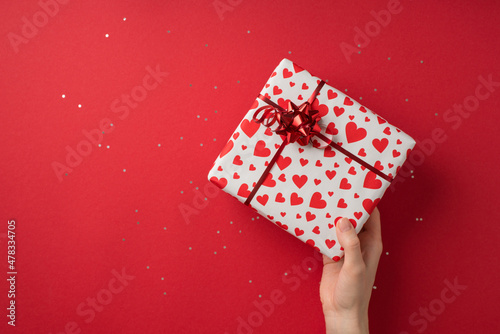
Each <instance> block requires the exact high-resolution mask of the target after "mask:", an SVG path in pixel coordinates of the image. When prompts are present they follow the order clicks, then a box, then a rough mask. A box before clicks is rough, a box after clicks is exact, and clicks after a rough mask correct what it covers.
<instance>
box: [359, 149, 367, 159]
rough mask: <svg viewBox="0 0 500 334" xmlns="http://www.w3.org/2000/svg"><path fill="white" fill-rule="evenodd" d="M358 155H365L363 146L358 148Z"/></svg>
mask: <svg viewBox="0 0 500 334" xmlns="http://www.w3.org/2000/svg"><path fill="white" fill-rule="evenodd" d="M358 155H359V156H360V157H366V152H365V149H364V148H362V149H361V150H359V152H358Z"/></svg>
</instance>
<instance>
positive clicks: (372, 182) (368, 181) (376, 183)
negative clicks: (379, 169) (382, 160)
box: [363, 171, 382, 189]
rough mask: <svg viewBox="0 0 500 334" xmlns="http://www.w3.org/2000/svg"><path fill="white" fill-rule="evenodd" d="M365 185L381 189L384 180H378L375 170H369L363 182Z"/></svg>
mask: <svg viewBox="0 0 500 334" xmlns="http://www.w3.org/2000/svg"><path fill="white" fill-rule="evenodd" d="M363 187H365V188H369V189H379V188H380V187H382V181H380V180H377V175H376V174H375V173H374V172H372V171H369V172H368V173H367V174H366V177H365V182H364V183H363Z"/></svg>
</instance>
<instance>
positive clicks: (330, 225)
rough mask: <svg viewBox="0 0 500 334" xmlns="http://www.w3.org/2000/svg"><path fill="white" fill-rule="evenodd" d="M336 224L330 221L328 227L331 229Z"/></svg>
mask: <svg viewBox="0 0 500 334" xmlns="http://www.w3.org/2000/svg"><path fill="white" fill-rule="evenodd" d="M328 218H329V217H328ZM334 226H335V225H333V224H330V223H328V228H329V229H331V228H332V227H334Z"/></svg>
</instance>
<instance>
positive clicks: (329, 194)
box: [327, 191, 333, 215]
mask: <svg viewBox="0 0 500 334" xmlns="http://www.w3.org/2000/svg"><path fill="white" fill-rule="evenodd" d="M328 196H330V197H332V196H333V191H329V192H328ZM327 215H330V214H329V213H328V214H327Z"/></svg>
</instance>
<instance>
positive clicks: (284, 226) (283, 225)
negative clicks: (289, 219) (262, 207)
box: [276, 221, 288, 230]
mask: <svg viewBox="0 0 500 334" xmlns="http://www.w3.org/2000/svg"><path fill="white" fill-rule="evenodd" d="M276 225H278V226H279V227H281V228H282V229H284V230H288V226H287V225H285V224H282V223H280V222H278V221H277V222H276Z"/></svg>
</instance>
